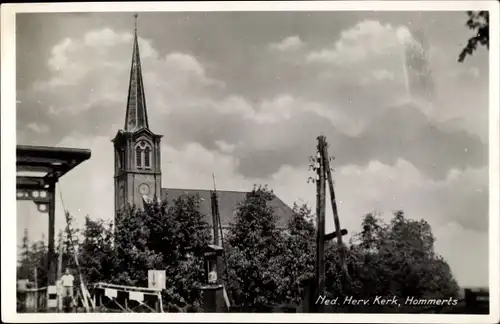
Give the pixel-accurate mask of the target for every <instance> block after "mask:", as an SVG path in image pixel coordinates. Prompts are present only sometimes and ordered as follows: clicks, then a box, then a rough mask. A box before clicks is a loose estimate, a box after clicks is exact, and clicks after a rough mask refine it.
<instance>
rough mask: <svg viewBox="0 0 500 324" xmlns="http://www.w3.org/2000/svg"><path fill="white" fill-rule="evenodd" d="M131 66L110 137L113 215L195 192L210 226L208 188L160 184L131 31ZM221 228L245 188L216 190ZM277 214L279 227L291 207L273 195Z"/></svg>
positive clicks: (156, 140) (156, 141)
mask: <svg viewBox="0 0 500 324" xmlns="http://www.w3.org/2000/svg"><path fill="white" fill-rule="evenodd" d="M133 42H134V43H133V51H132V67H131V69H130V81H129V88H128V97H127V105H126V114H125V127H124V129H121V130H119V131H118V132H117V134H116V136H115V138H114V139H113V140H112V142H113V145H114V158H115V172H114V188H115V217H116V215H117V214H118V212H119V211H120V210H121V209H122V208H124V207H125V206H126V205H131V206H132V205H135V206H144V202H145V201H150V200H152V199H153V198H154V197H159V198H160V199H162V200H164V199H167V200H168V202H169V203H170V202H172V201H173V200H175V199H176V198H178V197H179V196H181V195H196V194H198V195H199V196H200V198H201V206H200V212H201V213H202V214H204V215H206V217H207V218H206V221H207V223H208V224H209V225H210V226H212V217H211V214H212V211H211V201H210V189H208V190H207V189H180V188H162V184H161V160H160V156H161V154H160V153H161V145H160V143H161V139H162V137H163V136H162V135H158V134H155V133H153V132H152V131H151V130H150V128H149V123H148V113H147V107H146V96H145V93H144V84H143V79H142V70H141V59H140V54H139V43H138V37H137V26H136V27H135V31H134V41H133ZM217 194H218V201H219V214H220V221H221V225H222V229H223V230H224V229H227V228H228V226H229V225H230V223H232V222H234V218H235V215H236V211H237V208H238V204H239V203H240V202H241V201H243V200H244V199H245V197H246V194H247V192H240V191H222V190H217ZM270 204H271V207H273V208H274V210H275V213H276V215H277V216H278V224H277V225H278V227H280V228H283V227H284V226H285V225H286V224H287V222H288V221H289V219H291V217H292V215H293V211H292V209H291V208H290V207H289V206H288V205H286V204H285V203H284V202H283V201H282V200H281V199H279V198H278V197H277V196H274V199H273V200H272V201H271V203H270Z"/></svg>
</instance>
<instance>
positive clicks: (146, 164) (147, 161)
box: [144, 147, 151, 168]
mask: <svg viewBox="0 0 500 324" xmlns="http://www.w3.org/2000/svg"><path fill="white" fill-rule="evenodd" d="M150 161H151V149H150V148H149V147H146V148H145V149H144V167H146V168H150V167H151V164H150Z"/></svg>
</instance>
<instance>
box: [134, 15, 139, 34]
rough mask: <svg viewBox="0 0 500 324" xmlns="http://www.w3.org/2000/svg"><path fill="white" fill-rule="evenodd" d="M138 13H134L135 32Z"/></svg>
mask: <svg viewBox="0 0 500 324" xmlns="http://www.w3.org/2000/svg"><path fill="white" fill-rule="evenodd" d="M138 16H139V15H138V14H137V13H135V14H134V29H135V32H137V17H138Z"/></svg>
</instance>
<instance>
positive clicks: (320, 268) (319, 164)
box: [306, 136, 347, 313]
mask: <svg viewBox="0 0 500 324" xmlns="http://www.w3.org/2000/svg"><path fill="white" fill-rule="evenodd" d="M327 145H328V144H327V143H326V138H325V137H324V136H319V137H318V146H317V156H316V163H315V171H316V173H317V174H316V180H315V181H316V264H315V276H314V282H313V284H312V286H310V287H309V288H310V290H308V294H307V296H308V297H307V298H306V305H307V307H308V309H309V310H310V311H311V312H316V313H322V312H324V305H323V303H316V301H317V300H318V298H319V297H320V296H324V294H325V242H326V241H329V240H331V239H334V238H337V241H338V243H339V245H340V246H341V248H340V253H341V260H342V261H341V262H342V267H343V269H344V273H347V271H346V270H345V269H346V268H345V266H344V251H343V243H342V236H343V235H346V234H347V230H345V229H341V228H340V220H339V216H338V212H337V202H336V200H335V192H334V190H333V180H332V174H331V170H330V163H329V162H330V161H329V157H328V150H327ZM327 176H328V185H329V189H330V198H331V203H332V209H333V217H334V223H335V232H333V233H329V234H326V233H325V205H326V203H325V200H326V177H327Z"/></svg>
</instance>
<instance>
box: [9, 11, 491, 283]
mask: <svg viewBox="0 0 500 324" xmlns="http://www.w3.org/2000/svg"><path fill="white" fill-rule="evenodd" d="M465 21H466V14H465V13H464V12H423V13H419V12H373V11H372V12H306V11H303V12H189V13H183V12H169V13H166V12H156V13H141V14H140V15H139V18H138V31H139V37H140V40H139V44H140V52H141V60H142V69H143V78H144V84H145V93H146V100H147V107H148V116H149V125H150V128H151V130H152V131H153V132H155V133H158V134H161V135H164V137H163V139H162V157H161V158H162V172H163V173H162V186H163V187H168V188H186V189H188V188H189V189H193V188H194V189H196V188H199V189H211V188H212V186H213V182H212V174H213V173H214V174H215V176H216V180H217V188H218V189H220V190H241V191H247V190H251V188H252V187H253V185H254V184H263V185H266V184H267V185H268V186H269V187H270V188H272V189H273V190H274V192H275V193H276V194H277V195H278V196H279V197H280V198H281V199H282V200H283V201H284V202H286V203H287V204H289V205H292V204H293V203H294V202H297V203H299V204H301V203H307V204H309V205H310V206H311V207H314V206H315V186H314V184H311V183H308V181H307V180H308V178H309V177H311V176H314V174H313V173H312V171H310V170H309V168H308V165H309V156H312V155H315V153H316V152H315V150H316V137H317V136H318V135H320V134H323V135H325V136H326V138H327V141H328V143H329V153H330V155H332V156H334V157H335V161H334V162H333V165H332V166H333V167H334V168H335V171H334V173H333V177H334V181H335V190H336V196H337V199H338V209H339V216H340V219H341V225H342V227H343V228H346V229H348V231H349V232H350V233H354V232H357V231H360V223H361V219H362V217H363V215H365V214H366V213H369V212H377V213H380V214H381V216H382V217H383V218H384V219H390V217H391V213H392V212H394V211H396V210H399V209H402V210H404V212H405V214H406V215H407V217H409V218H412V219H425V220H426V221H427V222H429V224H430V225H431V226H432V229H433V233H434V235H435V237H436V243H435V247H436V251H437V252H438V253H440V254H441V255H442V256H443V257H444V258H445V259H446V260H447V261H448V263H449V264H450V266H451V269H452V271H453V274H454V275H455V277H456V279H457V280H458V282H459V284H461V285H463V286H485V285H488V53H487V51H486V50H484V49H479V50H478V51H477V52H476V53H475V54H474V56H472V57H470V58H468V59H467V60H466V61H465V62H464V63H458V62H457V58H458V54H459V53H460V51H461V49H462V48H463V46H464V45H465V44H466V41H467V39H468V38H469V37H470V36H471V32H470V31H469V30H468V29H467V27H466V26H465ZM133 28H134V18H133V14H132V13H36V14H33V13H24V14H18V15H17V18H16V29H17V30H16V53H17V54H16V57H17V58H16V60H17V61H16V64H17V67H16V70H17V72H16V73H17V84H16V89H17V98H16V100H17V143H18V144H31V145H50V146H63V147H75V148H87V149H91V150H92V157H91V159H90V160H88V161H86V162H84V163H83V164H81V165H80V166H78V167H76V168H75V169H74V170H72V171H71V172H70V173H68V174H67V175H65V176H64V177H63V178H62V179H61V180H60V183H59V184H58V188H57V190H58V193H57V199H58V202H57V206H56V226H57V228H58V229H60V228H62V227H63V226H64V218H63V210H62V202H61V199H59V198H60V197H61V196H62V197H63V201H64V206H65V207H66V208H67V209H68V210H69V211H70V212H71V213H72V214H73V215H74V216H75V217H76V218H77V222H78V224H79V225H82V224H83V219H84V217H85V216H86V215H89V216H90V217H91V218H94V219H96V218H101V219H111V218H112V217H113V208H114V201H113V195H114V193H113V190H114V188H113V167H114V164H113V163H114V160H113V158H114V157H113V147H112V143H111V139H112V138H113V137H114V135H115V134H116V132H117V131H118V129H120V128H123V127H124V123H125V108H126V99H127V89H128V78H129V73H130V64H131V56H132V40H133ZM418 35H423V36H422V37H420V38H419V37H417V36H418ZM418 39H420V40H421V39H424V42H425V43H426V44H427V47H426V48H427V49H426V55H427V57H428V58H427V63H428V70H429V72H427V73H426V74H425V77H424V78H423V80H424V82H423V83H422V82H420V83H419V82H414V81H413V80H414V79H415V75H416V74H415V73H416V72H415V71H416V69H418V68H419V66H416V65H418V64H415V63H411V62H412V61H411V60H410V58H408V57H406V56H405V55H404V53H405V49H406V48H409V46H410V45H411V44H415V42H417V40H418ZM409 44H410V45H409ZM405 62H406V63H405ZM411 64H413V65H412V66H410V65H411ZM405 66H406V68H405ZM427 88H428V89H427ZM425 89H427V90H425ZM429 89H430V90H429ZM424 90H425V91H424ZM424 99H425V100H424ZM17 208H18V211H17V212H18V215H17V237H18V242H19V241H20V239H21V237H22V233H23V231H24V229H25V228H27V229H28V233H29V237H30V239H31V240H37V239H40V238H41V237H42V234H44V233H47V225H48V223H47V215H44V214H40V213H38V212H37V211H36V207H35V205H34V204H32V203H30V202H18V203H17ZM330 208H331V207H330V206H329V205H328V206H327V223H326V225H327V231H331V230H333V224H332V223H333V221H332V216H331V212H330V211H329V209H330Z"/></svg>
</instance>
